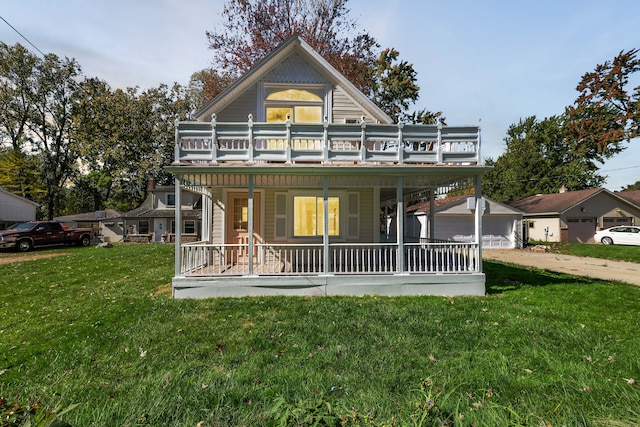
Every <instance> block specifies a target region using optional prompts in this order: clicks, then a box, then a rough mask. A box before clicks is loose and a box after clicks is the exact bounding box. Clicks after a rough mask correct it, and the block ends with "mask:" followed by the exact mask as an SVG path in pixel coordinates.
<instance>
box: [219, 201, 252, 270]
mask: <svg viewBox="0 0 640 427" xmlns="http://www.w3.org/2000/svg"><path fill="white" fill-rule="evenodd" d="M227 197H228V198H227V202H228V203H227V207H228V210H227V241H226V243H227V244H228V245H233V246H230V247H229V248H228V251H227V262H230V263H232V264H248V263H249V252H248V251H249V247H248V245H249V196H248V194H247V193H229V194H228V196H227ZM253 208H254V212H253V235H254V237H255V236H258V235H259V231H260V194H258V193H253ZM253 243H254V244H256V243H258V241H257V240H254V242H253ZM256 253H257V251H256V249H255V248H254V251H253V256H254V261H255V255H256Z"/></svg>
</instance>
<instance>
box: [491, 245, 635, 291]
mask: <svg viewBox="0 0 640 427" xmlns="http://www.w3.org/2000/svg"><path fill="white" fill-rule="evenodd" d="M482 257H483V258H484V259H487V260H495V261H502V262H506V263H511V264H518V265H524V266H528V267H535V268H539V269H541V270H549V271H555V272H559V273H566V274H571V275H574V276H586V277H592V278H594V279H603V280H617V281H620V282H625V283H630V284H632V285H638V286H640V264H636V263H633V262H624V261H610V260H607V259H601V258H587V257H578V256H573V255H563V254H555V253H551V252H532V251H530V250H527V249H485V250H483V251H482Z"/></svg>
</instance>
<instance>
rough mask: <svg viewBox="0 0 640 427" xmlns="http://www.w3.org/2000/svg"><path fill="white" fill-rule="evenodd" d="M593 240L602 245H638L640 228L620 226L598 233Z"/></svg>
mask: <svg viewBox="0 0 640 427" xmlns="http://www.w3.org/2000/svg"><path fill="white" fill-rule="evenodd" d="M593 240H594V241H595V242H596V243H597V242H602V244H603V245H613V244H616V245H640V227H636V226H632V225H620V226H618V227H611V228H607V229H606V230H601V231H598V232H597V233H596V234H595V235H594V236H593Z"/></svg>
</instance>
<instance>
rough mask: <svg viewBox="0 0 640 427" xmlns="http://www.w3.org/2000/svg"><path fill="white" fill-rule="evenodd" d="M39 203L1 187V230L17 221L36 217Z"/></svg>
mask: <svg viewBox="0 0 640 427" xmlns="http://www.w3.org/2000/svg"><path fill="white" fill-rule="evenodd" d="M37 207H38V204H37V203H35V202H32V201H31V200H28V199H25V198H24V197H20V196H18V195H16V194H13V193H11V192H9V191H7V190H5V189H4V188H2V187H0V230H2V229H4V228H6V227H8V226H9V225H11V224H13V223H16V222H24V221H33V220H35V219H36V208H37Z"/></svg>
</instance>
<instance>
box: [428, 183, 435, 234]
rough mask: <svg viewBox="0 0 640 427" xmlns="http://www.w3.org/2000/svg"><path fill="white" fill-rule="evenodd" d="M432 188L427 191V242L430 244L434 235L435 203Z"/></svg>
mask: <svg viewBox="0 0 640 427" xmlns="http://www.w3.org/2000/svg"><path fill="white" fill-rule="evenodd" d="M433 193H434V191H433V188H432V189H431V190H429V241H430V242H432V241H433V239H434V236H435V235H436V223H435V220H436V212H435V211H436V201H435V199H434V197H433Z"/></svg>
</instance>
